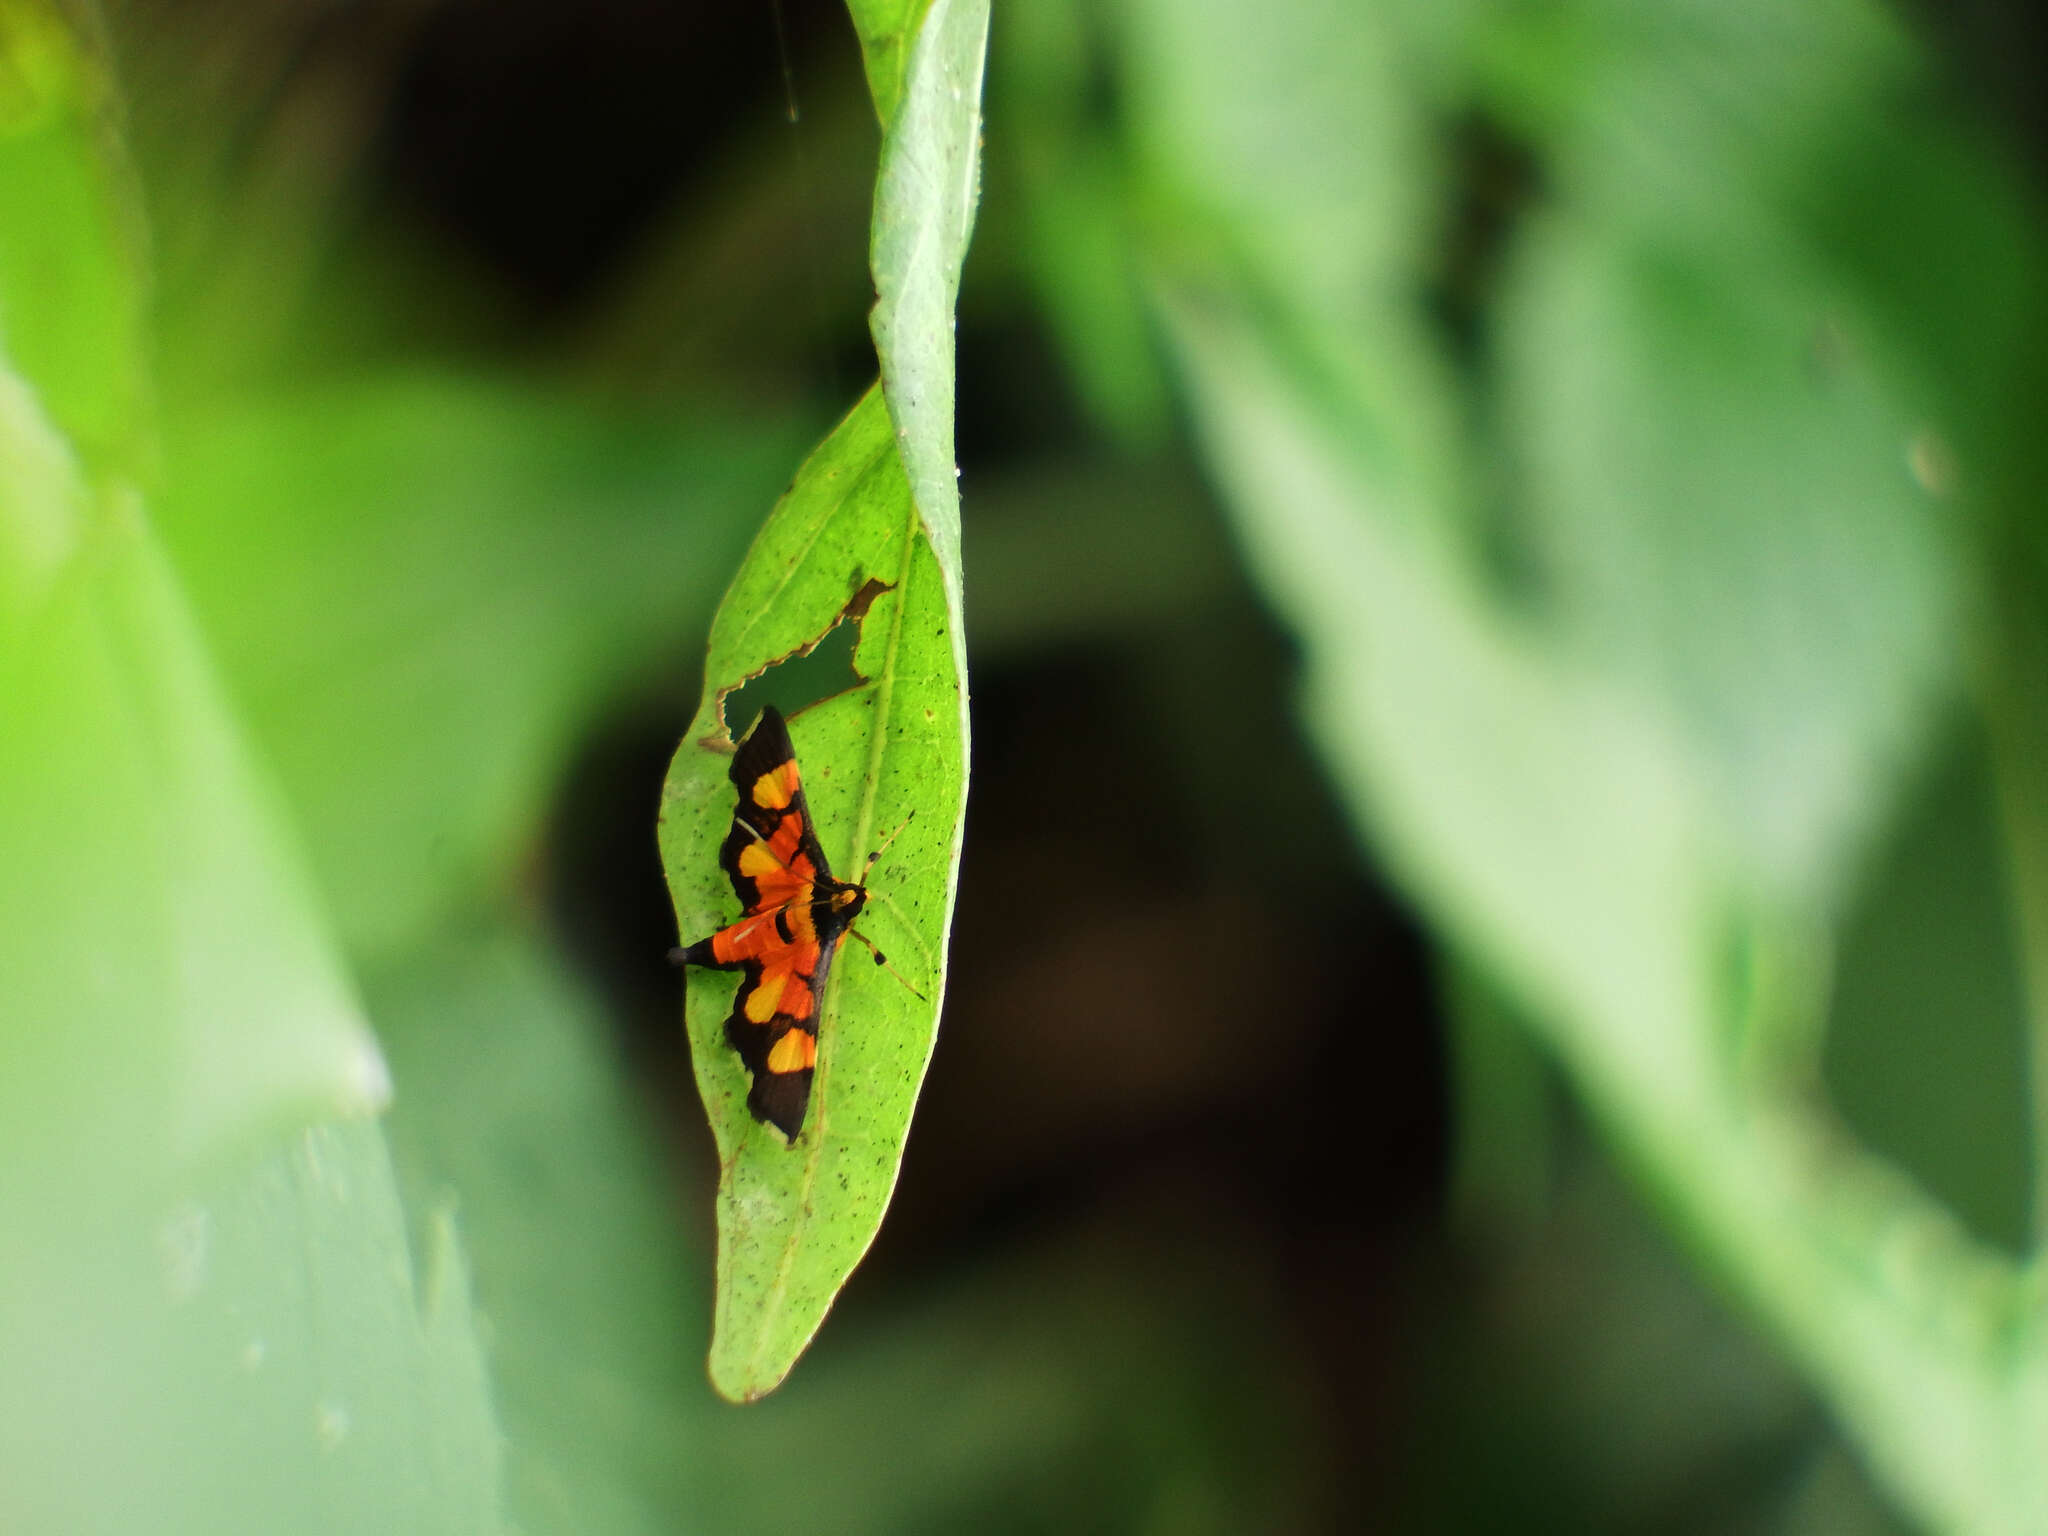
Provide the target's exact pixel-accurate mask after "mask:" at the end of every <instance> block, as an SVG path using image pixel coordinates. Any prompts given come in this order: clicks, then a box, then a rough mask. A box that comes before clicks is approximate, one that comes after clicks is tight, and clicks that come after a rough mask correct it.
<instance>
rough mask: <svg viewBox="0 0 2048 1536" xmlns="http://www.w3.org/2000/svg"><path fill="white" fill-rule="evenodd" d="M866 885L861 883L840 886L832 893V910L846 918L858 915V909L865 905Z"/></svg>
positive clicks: (866, 897)
mask: <svg viewBox="0 0 2048 1536" xmlns="http://www.w3.org/2000/svg"><path fill="white" fill-rule="evenodd" d="M867 899H868V892H867V887H866V886H862V885H846V886H841V887H840V888H839V889H838V890H836V891H834V892H833V893H832V910H833V911H834V912H837V913H839V914H840V915H841V916H843V917H846V918H849V919H851V918H855V917H858V916H860V909H861V908H862V907H864V906H866V905H867Z"/></svg>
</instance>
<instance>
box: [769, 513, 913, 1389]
mask: <svg viewBox="0 0 2048 1536" xmlns="http://www.w3.org/2000/svg"><path fill="white" fill-rule="evenodd" d="M906 500H907V501H908V502H909V505H910V519H909V522H908V523H907V524H906V525H905V527H904V531H903V554H902V558H901V560H900V561H899V563H898V566H897V571H896V589H895V590H896V604H895V612H894V614H893V615H892V616H891V618H890V621H889V634H888V638H887V640H886V641H885V642H884V644H883V648H882V663H881V666H880V667H878V668H877V669H876V677H875V728H874V731H873V732H872V734H871V735H870V736H869V739H868V766H867V776H866V779H865V781H864V782H863V784H862V785H861V799H860V810H859V812H858V814H857V815H856V816H855V817H854V824H853V828H854V830H853V845H852V847H851V849H850V850H849V862H848V864H847V868H848V869H849V870H850V869H852V868H853V865H854V864H855V863H857V862H858V861H859V859H860V857H861V850H862V849H864V848H865V847H866V846H867V843H868V838H869V836H870V834H871V833H872V832H873V830H874V818H875V798H876V795H877V793H878V791H879V788H880V785H881V773H882V756H883V753H884V752H885V751H886V750H887V747H888V736H889V710H890V704H891V701H892V700H893V698H894V696H895V692H896V670H897V669H896V657H897V653H898V651H899V650H900V649H901V647H902V639H903V620H904V616H905V615H906V614H907V613H908V612H909V608H910V571H911V566H912V563H913V561H914V559H915V557H916V553H917V531H918V527H919V522H920V519H919V516H918V510H917V499H916V497H915V496H911V497H907V498H906ZM845 976H846V972H845V971H844V970H843V969H842V968H840V967H838V966H834V967H833V971H832V979H831V980H830V982H829V983H827V990H826V994H825V999H824V1002H823V1003H822V1005H821V1021H820V1027H821V1029H822V1027H823V1021H824V1019H825V1018H828V1017H829V1019H830V1020H831V1021H832V1023H833V1024H834V1025H836V1024H837V1022H838V1018H839V1009H838V1000H839V993H840V989H841V987H842V985H843V983H844V980H845ZM835 1054H836V1052H834V1051H832V1050H829V1049H828V1050H821V1051H820V1052H819V1056H818V1075H817V1079H816V1081H815V1082H814V1083H813V1085H812V1094H811V1109H812V1113H813V1114H814V1115H815V1116H816V1117H817V1120H816V1133H815V1134H814V1135H813V1137H812V1139H811V1146H810V1150H809V1151H808V1153H807V1154H806V1155H805V1159H804V1171H803V1177H802V1178H801V1179H799V1180H798V1182H797V1189H796V1193H797V1200H798V1207H797V1220H796V1226H795V1229H794V1230H793V1231H791V1233H790V1235H789V1240H788V1242H786V1243H784V1244H783V1248H782V1258H781V1260H780V1262H778V1263H777V1265H776V1267H775V1279H774V1281H773V1283H772V1284H770V1286H769V1288H768V1294H767V1297H766V1303H765V1305H764V1307H763V1309H762V1315H761V1326H760V1327H759V1329H757V1330H756V1332H755V1334H754V1349H753V1353H752V1354H751V1355H750V1356H749V1357H748V1360H747V1380H748V1384H749V1386H750V1387H751V1386H752V1384H753V1383H754V1382H755V1381H756V1379H757V1378H758V1376H759V1374H760V1366H761V1359H762V1356H763V1355H764V1354H765V1353H766V1352H767V1350H768V1341H769V1339H770V1337H771V1336H772V1335H773V1333H774V1329H775V1323H776V1320H777V1319H778V1318H779V1317H780V1316H781V1314H782V1303H783V1301H784V1299H785V1298H786V1297H787V1296H788V1294H789V1276H790V1271H791V1270H792V1269H793V1268H794V1267H795V1265H796V1255H797V1250H798V1249H799V1248H801V1247H802V1246H803V1243H804V1239H805V1237H806V1236H808V1235H809V1233H810V1228H811V1219H812V1214H813V1213H812V1209H811V1193H812V1191H813V1190H815V1189H816V1188H817V1183H818V1167H819V1164H820V1162H821V1160H822V1159H823V1157H824V1155H825V1137H826V1134H827V1131H828V1129H829V1126H830V1123H831V1092H830V1089H831V1070H830V1069H831V1066H832V1060H833V1056H834V1055H835ZM873 1240H874V1235H873V1234H872V1233H870V1234H869V1241H870V1242H872V1241H873ZM823 1320H824V1318H823V1314H822V1313H821V1314H820V1316H819V1321H820V1323H822V1322H823Z"/></svg>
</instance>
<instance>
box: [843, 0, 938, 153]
mask: <svg viewBox="0 0 2048 1536" xmlns="http://www.w3.org/2000/svg"><path fill="white" fill-rule="evenodd" d="M931 3H932V0H846V9H847V12H848V13H849V14H850V15H851V16H852V17H853V30H854V31H855V32H856V33H857V34H859V36H860V52H861V61H862V63H863V64H865V65H866V67H867V72H868V92H869V94H870V95H872V96H873V97H874V98H875V116H876V117H878V118H880V119H881V122H882V126H883V127H884V128H887V127H888V126H889V124H890V123H891V122H893V121H894V120H895V117H896V106H897V103H898V102H900V101H901V100H902V99H903V81H904V77H905V76H906V75H907V74H908V73H909V72H910V45H911V44H912V43H913V42H914V41H915V40H916V38H917V29H918V24H919V22H921V21H922V20H923V19H924V14H925V12H926V11H928V10H929V9H930V8H931Z"/></svg>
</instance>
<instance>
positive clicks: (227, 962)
mask: <svg viewBox="0 0 2048 1536" xmlns="http://www.w3.org/2000/svg"><path fill="white" fill-rule="evenodd" d="M0 401H4V402H5V403H6V404H8V405H10V406H12V407H13V408H14V409H13V412H12V419H11V422H10V427H11V431H10V433H9V434H8V435H9V436H11V438H12V439H13V441H14V442H15V443H17V444H20V443H22V442H24V441H34V440H37V439H38V438H39V439H40V441H39V444H38V447H37V450H36V452H35V453H33V454H25V455H24V456H22V457H20V458H16V459H12V460H10V461H9V462H7V463H4V464H0V483H4V485H5V487H6V490H5V493H4V494H0V508H5V509H8V510H10V511H11V510H12V509H16V508H20V507H23V506H43V507H52V506H56V507H62V506H70V507H72V508H73V509H74V510H75V511H76V513H77V514H78V518H77V521H75V522H73V523H70V524H68V525H61V526H62V527H63V528H64V532H65V537H67V538H69V539H72V540H74V541H75V543H74V547H73V549H72V552H71V553H70V555H69V557H68V558H67V559H65V560H64V562H63V563H62V565H61V566H59V567H55V568H51V567H47V566H45V567H43V568H42V569H41V570H40V571H39V572H37V573H36V575H35V580H34V587H35V588H37V589H39V591H40V595H39V597H38V598H36V599H35V600H33V601H32V602H31V603H30V604H29V605H28V606H27V607H26V608H25V609H24V610H22V611H18V612H17V613H16V614H15V616H14V623H13V624H12V625H11V626H10V627H8V628H7V629H5V631H4V642H5V643H0V719H4V720H5V721H6V722H7V727H6V729H7V750H6V751H5V752H0V995H4V996H5V997H6V998H7V1006H6V1008H5V1009H4V1010H0V1050H4V1053H5V1056H6V1059H7V1062H8V1070H7V1072H6V1073H5V1075H4V1081H0V1124H4V1125H5V1127H6V1135H7V1138H8V1144H9V1155H8V1156H7V1157H6V1158H4V1159H0V1205H4V1204H5V1203H6V1201H7V1200H8V1199H9V1198H11V1197H17V1196H30V1195H31V1192H34V1191H38V1190H41V1189H43V1188H45V1187H46V1186H47V1185H48V1183H50V1182H51V1181H54V1182H56V1183H57V1184H59V1185H62V1184H63V1183H64V1182H65V1181H66V1180H67V1179H68V1180H71V1181H75V1182H76V1183H78V1184H80V1185H82V1186H89V1187H91V1188H94V1189H100V1190H126V1189H129V1188H132V1187H134V1186H135V1185H136V1184H137V1183H138V1182H141V1183H147V1182H148V1181H150V1180H152V1179H155V1178H159V1177H163V1176H165V1175H167V1174H168V1175H174V1174H175V1173H176V1172H177V1171H178V1170H181V1169H185V1168H189V1167H191V1166H194V1165H195V1164H197V1163H199V1162H201V1161H205V1160H209V1159H211V1158H215V1157H218V1156H221V1155H223V1154H224V1153H226V1152H227V1151H229V1150H231V1149H232V1148H234V1147H235V1146H237V1145H239V1144H241V1143H243V1142H245V1141H246V1140H248V1139H249V1138H252V1137H255V1136H259V1135H261V1134H263V1133H265V1132H268V1131H274V1130H275V1129H276V1128H277V1127H278V1126H280V1125H284V1124H293V1123H298V1122H301V1121H303V1120H305V1119H308V1118H314V1117H319V1116H326V1115H334V1114H347V1113H360V1112H362V1111H365V1110H368V1109H374V1108H375V1107H377V1106H378V1105H379V1104H381V1102H382V1101H383V1098H384V1095H385V1093H386V1091H387V1086H386V1079H385V1073H384V1068H383V1065H382V1062H381V1060H380V1058H379V1057H378V1054H377V1050H376V1047H375V1045H374V1043H373V1042H372V1041H371V1038H370V1035H369V1031H368V1029H367V1027H366V1025H365V1023H364V1020H363V1017H362V1014H361V1011H360V1008H359V1006H358V1005H357V1002H356V1000H355V997H354V995H353V993H352V990H351V988H350V985H349V983H348V981H347V979H346V978H345V976H344V975H343V973H342V970H341V967H340V965H339V963H338V960H337V958H336V956H335V953H334V951H333V948H332V945H331V942H330V940H329V938H328V935H327V933H326V931H325V927H324V924H323V923H322V922H321V920H320V918H319V916H318V914H317V910H316V907H315V905H314V902H313V899H312V894H311V888H310V885H309V883H308V882H307V880H306V878H305V876H304V872H303V870H302V869H301V867H300V864H299V861H298V859H297V858H296V856H295V850H294V849H293V847H292V845H291V843H290V840H289V839H288V838H287V837H286V835H285V833H284V830H283V825H284V824H283V819H282V817H281V816H279V815H278V813H277V808H276V806H275V804H274V803H273V800H272V796H271V792H270V788H269V786H268V784H267V783H266V782H265V781H264V779H263V777H262V776H261V775H260V774H259V773H258V772H257V771H256V770H255V769H254V768H253V767H252V765H251V764H250V762H249V760H248V758H247V756H246V753H245V748H244V744H243V741H242V739H241V735H240V732H239V730H238V729H237V727H236V725H235V723H234V722H233V721H232V720H231V718H230V717H229V714H228V710H227V706H226V704H225V701H224V699H223V696H222V692H221V689H220V686H219V684H218V682H217V680H216V679H215V677H214V675H213V671H212V667H211V665H210V663H209V661H208V659H207V657H206V655H205V654H204V652H203V651H202V649H201V646H200V643H199V640H198V636H197V633H196V630H195V627H194V625H193V622H192V619H191V616H190V614H189V612H188V611H187V609H186V607H185V604H184V601H183V598H182V594H181V593H180V592H179V590H178V588H177V586H176V583H175V581H174V579H173V577H172V575H171V573H170V570H169V568H168V566H167V565H166V563H165V561H164V559H163V556H162V554H161V552H160V551H159V550H158V548H157V546H156V543H155V541H154V540H153V539H152V538H151V537H150V535H149V533H148V531H147V529H146V528H145V527H144V526H143V524H142V522H141V517H140V513H139V511H138V510H137V509H136V508H135V506H134V505H133V503H132V500H129V499H127V498H123V497H120V496H119V495H118V493H116V494H115V495H114V498H113V502H112V505H110V506H108V507H105V508H100V507H93V506H90V505H89V504H88V502H87V497H86V493H85V491H84V490H83V488H82V487H80V486H79V485H78V484H77V482H76V481H75V480H71V481H69V482H68V483H67V482H66V480H65V479H64V475H63V471H64V469H65V467H66V466H65V465H64V461H63V460H62V458H61V453H60V449H59V448H58V446H57V445H56V444H55V441H54V438H52V437H51V436H49V435H48V434H47V432H44V433H40V434H39V433H38V432H37V431H36V422H35V419H34V417H33V416H32V415H31V414H28V413H29V412H30V411H31V410H32V407H33V401H32V400H31V399H30V398H29V397H28V396H27V395H26V393H25V392H24V391H20V390H19V389H18V388H16V389H13V390H9V391H6V392H0ZM37 482H43V483H37ZM38 515H39V516H40V515H41V514H38ZM49 526H53V527H56V526H60V525H58V524H56V523H52V524H50V525H49ZM10 546H11V547H13V548H20V547H22V546H20V544H19V543H18V541H8V540H0V553H4V552H6V551H7V550H8V549H9V548H10ZM38 547H46V546H38ZM35 558H36V559H37V560H39V561H40V560H42V559H43V558H44V557H43V556H42V555H38V556H36V557H35ZM7 577H8V579H6V580H0V590H5V589H7V588H9V587H12V588H14V589H15V590H17V591H21V590H23V589H24V587H25V586H26V585H27V584H28V583H27V578H26V576H25V574H24V567H23V566H22V565H20V564H15V565H14V566H13V568H12V569H11V570H10V571H8V572H7ZM33 1198H36V1199H40V1198H41V1196H40V1195H34V1196H33Z"/></svg>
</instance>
